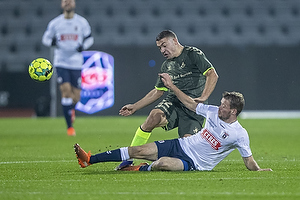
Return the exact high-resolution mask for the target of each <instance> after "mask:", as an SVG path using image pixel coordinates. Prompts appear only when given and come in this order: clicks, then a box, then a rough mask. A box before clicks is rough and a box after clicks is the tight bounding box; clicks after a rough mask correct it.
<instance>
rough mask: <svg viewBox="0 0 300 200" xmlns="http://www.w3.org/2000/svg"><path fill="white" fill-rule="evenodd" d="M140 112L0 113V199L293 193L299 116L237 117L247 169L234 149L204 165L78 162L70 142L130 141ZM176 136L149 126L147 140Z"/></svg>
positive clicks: (101, 145) (298, 171)
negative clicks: (172, 167)
mask: <svg viewBox="0 0 300 200" xmlns="http://www.w3.org/2000/svg"><path fill="white" fill-rule="evenodd" d="M144 119H145V117H78V118H77V119H76V123H75V129H76V132H77V136H76V137H68V136H67V135H66V130H65V124H64V120H63V119H62V118H55V119H53V118H19V119H18V118H16V119H4V118H2V119H0V141H1V156H0V185H1V187H0V199H22V200H23V199H121V200H122V199H130V200H132V199H139V200H140V199H143V200H145V199H172V200H175V199H272V200H274V199H300V176H299V175H300V145H299V135H300V119H292V120H291V119H272V120H254V119H248V120H241V119H240V122H241V124H242V125H243V126H244V127H245V128H246V129H247V130H248V132H249V135H250V141H251V148H252V152H253V156H254V158H255V159H256V161H257V162H258V164H259V165H260V166H261V167H262V168H269V167H270V168H272V169H273V170H274V171H273V172H251V171H248V170H247V169H246V168H245V166H244V164H243V161H242V159H241V157H240V155H239V153H238V151H237V150H235V151H234V152H233V153H232V154H230V155H229V156H228V157H227V158H226V159H225V160H224V161H222V162H221V163H220V164H219V165H217V166H216V168H215V169H214V170H213V171H211V172H119V171H114V167H115V166H116V165H117V164H118V163H101V164H96V165H92V166H90V167H88V168H85V169H81V168H79V166H78V164H77V160H76V158H75V154H74V152H73V147H72V146H73V144H74V143H76V142H78V143H79V144H80V145H81V146H82V147H83V148H84V149H86V150H91V151H92V153H98V152H99V150H101V151H106V150H111V149H115V148H118V147H122V146H127V145H128V144H130V142H131V139H132V137H133V134H134V132H135V130H136V128H137V127H138V126H139V125H140V124H141V123H142V122H143V121H144ZM175 137H177V132H176V130H174V131H170V132H164V131H163V130H161V129H155V130H154V131H153V134H152V136H151V138H150V141H154V140H161V139H169V138H175Z"/></svg>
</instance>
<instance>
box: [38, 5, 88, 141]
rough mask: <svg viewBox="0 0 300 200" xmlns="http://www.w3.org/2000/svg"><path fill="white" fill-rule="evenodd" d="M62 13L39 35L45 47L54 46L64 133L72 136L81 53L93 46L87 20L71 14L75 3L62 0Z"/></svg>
mask: <svg viewBox="0 0 300 200" xmlns="http://www.w3.org/2000/svg"><path fill="white" fill-rule="evenodd" d="M61 7H62V9H63V14H61V15H59V16H58V17H56V18H54V19H53V20H51V21H50V22H49V24H48V27H47V30H46V31H45V33H44V35H43V39H42V42H43V44H44V45H45V46H48V47H50V46H54V47H55V50H54V62H53V64H54V66H55V68H56V72H57V76H58V79H57V81H58V83H59V84H60V86H59V87H60V92H61V104H62V107H63V113H64V117H65V120H66V123H67V127H68V129H67V134H68V135H70V136H75V135H76V133H75V129H74V128H73V121H74V119H75V109H74V107H75V104H76V103H77V102H78V101H79V100H80V90H81V89H80V85H81V67H82V64H83V56H82V54H81V52H82V51H83V50H86V49H88V48H89V47H91V46H92V45H93V43H94V38H93V37H92V36H91V27H90V25H89V23H88V21H87V20H86V19H85V18H83V17H82V16H80V15H78V14H76V13H75V7H76V2H75V0H62V1H61Z"/></svg>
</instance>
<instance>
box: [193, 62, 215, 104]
mask: <svg viewBox="0 0 300 200" xmlns="http://www.w3.org/2000/svg"><path fill="white" fill-rule="evenodd" d="M205 76H206V83H205V86H204V90H203V92H202V95H201V97H198V98H195V101H196V102H198V103H203V102H204V101H206V100H207V99H208V97H209V96H210V95H211V93H212V92H213V91H214V89H215V87H216V84H217V81H218V78H219V76H218V74H217V72H216V70H215V69H214V68H211V69H209V70H208V71H207V72H206V73H205Z"/></svg>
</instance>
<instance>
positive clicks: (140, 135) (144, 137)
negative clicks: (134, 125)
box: [130, 127, 151, 146]
mask: <svg viewBox="0 0 300 200" xmlns="http://www.w3.org/2000/svg"><path fill="white" fill-rule="evenodd" d="M150 135H151V132H145V131H143V130H142V129H141V127H139V128H138V129H137V130H136V132H135V135H134V138H133V140H132V142H131V145H130V146H140V145H143V144H146V143H147V141H148V139H149V137H150Z"/></svg>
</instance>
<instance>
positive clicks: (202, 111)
mask: <svg viewBox="0 0 300 200" xmlns="http://www.w3.org/2000/svg"><path fill="white" fill-rule="evenodd" d="M208 112H218V107H217V106H212V105H207V104H203V103H199V104H198V105H197V107H196V114H197V115H202V116H203V117H205V118H206V116H207V113H208Z"/></svg>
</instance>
